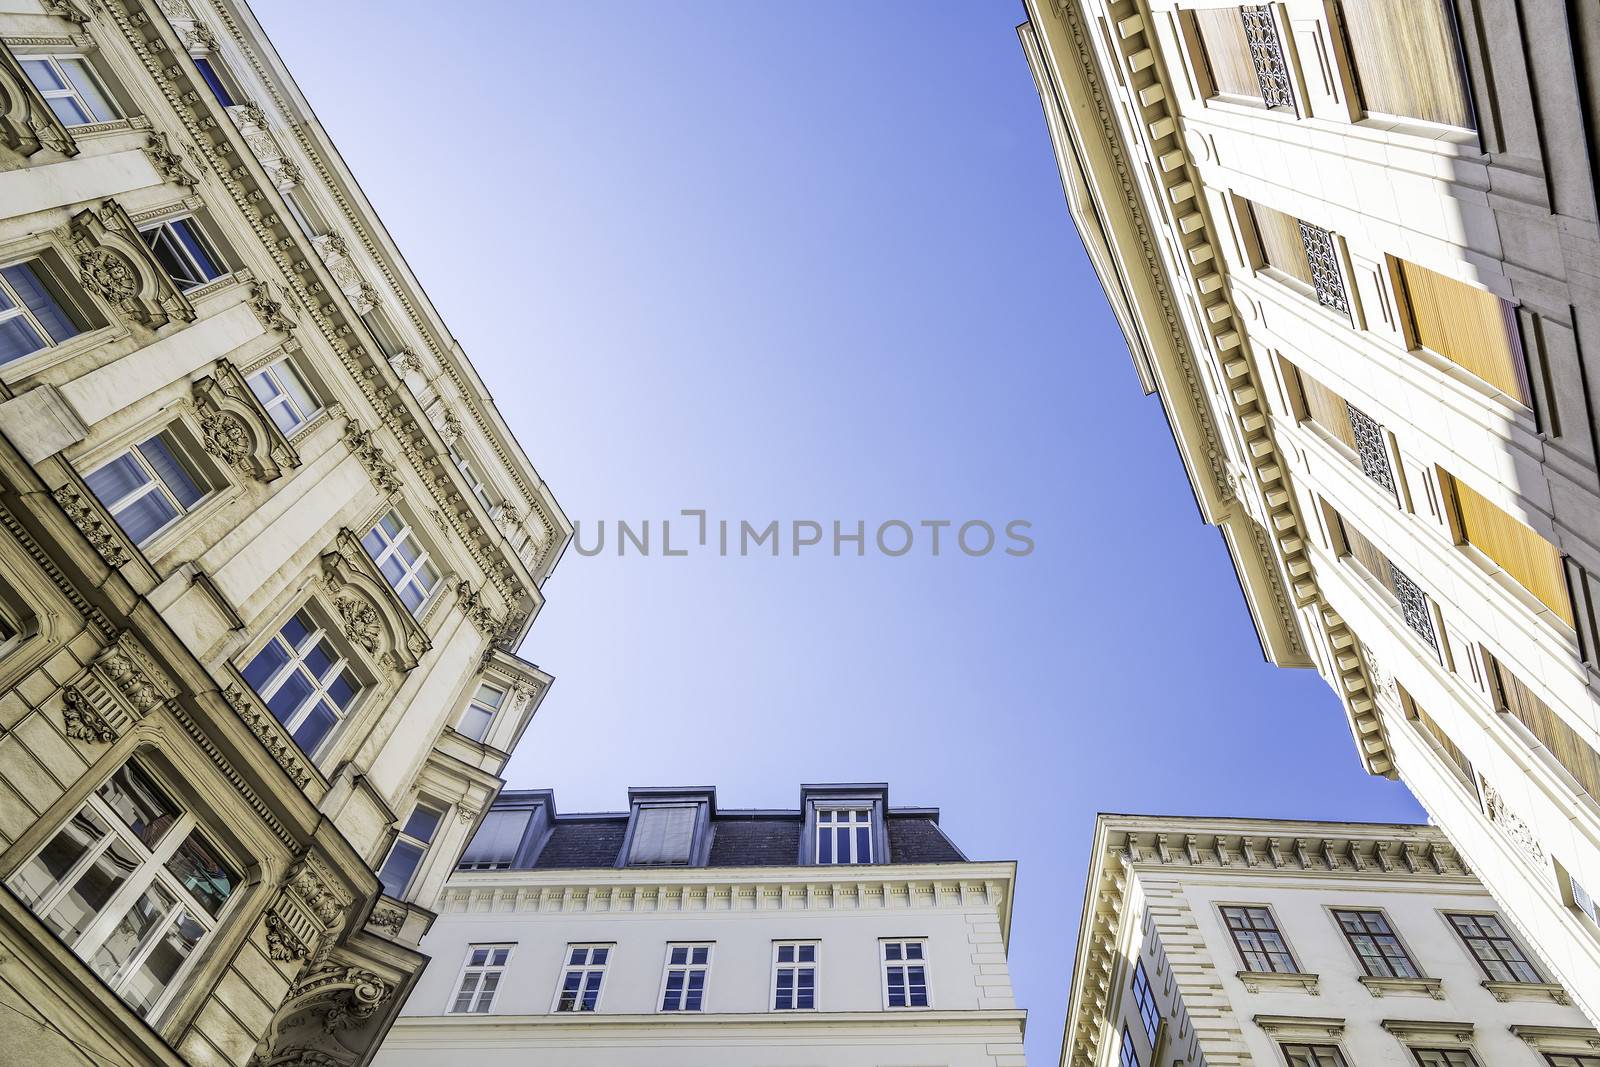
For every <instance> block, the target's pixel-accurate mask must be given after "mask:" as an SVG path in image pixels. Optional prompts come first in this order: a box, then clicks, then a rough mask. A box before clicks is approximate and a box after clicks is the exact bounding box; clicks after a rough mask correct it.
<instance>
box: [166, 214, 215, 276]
mask: <svg viewBox="0 0 1600 1067" xmlns="http://www.w3.org/2000/svg"><path fill="white" fill-rule="evenodd" d="M170 225H171V227H172V232H173V233H174V234H176V235H177V238H178V241H179V242H180V243H181V244H182V245H183V248H184V251H186V252H188V253H189V258H190V259H192V260H193V261H194V263H195V265H196V266H197V267H199V268H200V277H201V278H202V279H203V280H205V281H210V280H211V279H212V278H216V277H219V276H220V275H221V274H222V268H221V267H220V266H218V265H217V259H216V257H215V256H213V255H212V254H211V251H210V250H209V249H208V248H206V246H205V244H204V243H203V242H202V241H201V240H200V230H199V227H198V226H197V225H196V224H195V222H194V220H193V219H174V220H173V221H172V222H171V224H170Z"/></svg>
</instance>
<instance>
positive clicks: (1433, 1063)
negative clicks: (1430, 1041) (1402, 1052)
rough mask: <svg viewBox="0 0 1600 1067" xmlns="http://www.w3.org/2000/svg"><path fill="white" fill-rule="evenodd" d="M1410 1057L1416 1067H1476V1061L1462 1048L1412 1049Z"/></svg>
mask: <svg viewBox="0 0 1600 1067" xmlns="http://www.w3.org/2000/svg"><path fill="white" fill-rule="evenodd" d="M1411 1056H1412V1058H1413V1059H1415V1060H1416V1061H1417V1067H1478V1061H1477V1060H1476V1059H1474V1058H1473V1055H1472V1053H1470V1052H1468V1051H1467V1050H1466V1049H1464V1048H1414V1049H1412V1050H1411Z"/></svg>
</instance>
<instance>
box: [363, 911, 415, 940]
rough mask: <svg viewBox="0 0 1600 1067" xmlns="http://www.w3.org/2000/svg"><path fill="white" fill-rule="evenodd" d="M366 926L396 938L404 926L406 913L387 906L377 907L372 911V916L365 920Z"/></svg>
mask: <svg viewBox="0 0 1600 1067" xmlns="http://www.w3.org/2000/svg"><path fill="white" fill-rule="evenodd" d="M367 925H368V926H372V927H375V928H377V929H379V930H388V931H389V932H390V933H391V934H393V935H394V936H396V937H398V936H400V931H401V930H402V929H404V928H405V925H406V913H405V912H404V911H402V910H400V909H399V908H392V907H389V906H388V905H379V906H378V907H376V908H373V909H372V916H371V918H369V919H368V920H367Z"/></svg>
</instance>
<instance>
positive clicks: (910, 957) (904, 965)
mask: <svg viewBox="0 0 1600 1067" xmlns="http://www.w3.org/2000/svg"><path fill="white" fill-rule="evenodd" d="M878 945H879V951H880V953H881V955H882V962H883V998H884V1003H885V1004H886V1005H887V1006H888V1007H891V1008H926V1007H927V1006H928V959H927V947H928V942H927V941H926V940H925V939H921V938H919V939H917V940H915V941H880V942H878Z"/></svg>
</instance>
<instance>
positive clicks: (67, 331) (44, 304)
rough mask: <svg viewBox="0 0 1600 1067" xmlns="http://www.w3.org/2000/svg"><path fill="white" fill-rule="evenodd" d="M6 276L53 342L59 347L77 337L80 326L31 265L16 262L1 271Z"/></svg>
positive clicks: (7, 281) (9, 283)
mask: <svg viewBox="0 0 1600 1067" xmlns="http://www.w3.org/2000/svg"><path fill="white" fill-rule="evenodd" d="M0 274H4V275H5V279H6V284H7V285H9V286H11V288H12V290H13V291H14V292H15V293H16V294H17V297H18V299H20V300H21V301H22V303H23V305H24V306H25V307H27V309H28V310H29V311H31V312H32V313H33V317H34V318H36V319H38V320H39V325H41V326H43V327H44V328H45V332H46V333H48V334H49V335H50V340H51V341H53V342H55V343H56V344H60V343H61V342H62V341H65V340H67V338H69V337H76V336H77V334H78V332H79V331H78V325H77V323H75V322H73V321H72V319H71V317H70V316H69V315H68V314H67V313H66V311H64V310H63V309H62V307H61V305H60V304H59V303H58V302H57V301H56V298H55V296H53V295H52V294H51V292H50V290H49V289H47V288H46V287H45V284H44V282H43V281H42V280H41V279H40V277H39V274H38V272H37V271H36V270H34V268H33V265H32V264H31V263H14V264H12V265H11V266H9V267H6V268H4V269H3V270H0ZM31 329H32V328H31V327H30V332H31Z"/></svg>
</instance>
